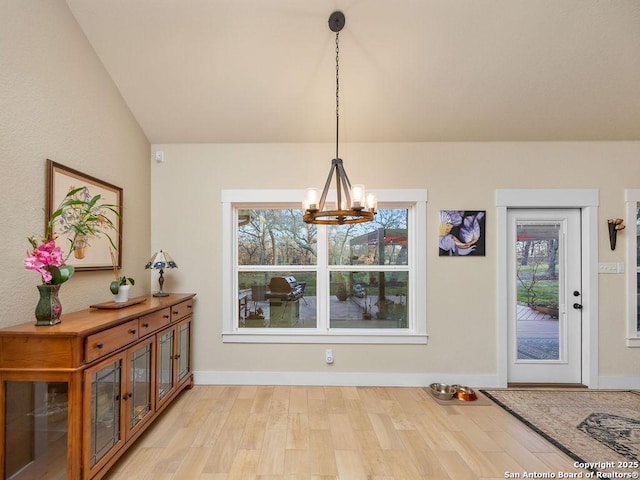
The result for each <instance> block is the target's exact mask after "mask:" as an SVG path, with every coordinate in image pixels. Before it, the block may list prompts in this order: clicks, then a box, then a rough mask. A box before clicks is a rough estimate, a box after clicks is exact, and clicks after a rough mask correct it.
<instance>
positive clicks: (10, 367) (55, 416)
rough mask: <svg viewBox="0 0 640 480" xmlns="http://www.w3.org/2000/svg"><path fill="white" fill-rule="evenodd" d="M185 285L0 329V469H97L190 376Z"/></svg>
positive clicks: (36, 474) (78, 477) (77, 475)
mask: <svg viewBox="0 0 640 480" xmlns="http://www.w3.org/2000/svg"><path fill="white" fill-rule="evenodd" d="M194 297H195V294H191V293H186V294H178V293H172V294H171V295H169V296H168V297H153V296H152V295H148V296H145V297H138V298H137V299H136V300H139V301H140V302H139V303H137V304H135V305H130V306H127V307H125V308H118V309H94V308H91V309H88V310H83V311H79V312H73V313H69V314H64V315H63V316H62V323H60V324H58V325H54V326H38V327H36V326H35V320H34V321H32V322H29V323H23V324H20V325H15V326H12V327H8V328H4V329H0V479H12V480H23V479H34V478H37V479H56V480H59V479H62V480H63V479H73V480H85V479H99V478H101V477H102V476H104V475H105V474H106V473H107V471H108V470H109V468H110V467H111V466H112V465H113V464H114V463H115V462H116V460H117V459H118V458H119V457H120V456H121V455H122V454H123V453H124V452H125V451H126V450H127V448H128V447H129V446H131V444H132V442H133V441H134V440H135V439H136V438H138V437H139V436H140V435H141V434H142V432H144V430H145V429H146V428H147V427H148V426H149V425H150V424H151V423H152V422H153V420H154V419H155V418H156V417H157V416H158V415H159V414H160V413H161V412H162V410H163V409H164V408H166V407H167V405H169V404H170V403H171V402H172V401H173V400H174V399H175V398H176V396H177V395H178V393H180V392H181V391H182V390H184V389H185V388H189V387H191V386H192V385H193V374H192V370H191V344H192V342H191V339H192V325H193V314H192V310H193V298H194Z"/></svg>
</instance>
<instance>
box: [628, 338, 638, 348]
mask: <svg viewBox="0 0 640 480" xmlns="http://www.w3.org/2000/svg"><path fill="white" fill-rule="evenodd" d="M627 347H640V337H629V338H627Z"/></svg>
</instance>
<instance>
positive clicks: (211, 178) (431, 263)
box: [151, 142, 640, 386]
mask: <svg viewBox="0 0 640 480" xmlns="http://www.w3.org/2000/svg"><path fill="white" fill-rule="evenodd" d="M333 148H334V146H333V145H309V144H300V145H290V144H287V145H282V144H277V145H274V144H260V145H152V151H155V150H162V151H164V155H165V161H164V163H155V162H152V163H153V164H152V167H151V178H152V198H153V201H152V219H153V221H152V244H153V246H154V247H155V248H161V247H162V248H164V249H166V250H168V251H169V252H170V253H171V254H172V255H173V256H174V258H175V259H176V261H177V262H178V264H179V267H180V268H178V269H177V270H172V271H170V273H169V274H168V279H167V283H166V284H165V286H168V287H169V291H172V290H173V291H193V292H197V293H198V297H197V306H196V317H197V323H196V336H195V348H196V351H195V352H196V353H195V369H196V371H198V372H199V374H200V375H199V378H203V379H204V378H206V379H208V380H207V381H223V382H224V381H249V382H255V381H260V379H261V378H265V379H270V380H272V379H276V380H277V379H280V380H281V381H287V380H286V378H287V376H286V375H282V373H283V372H284V373H289V374H291V375H292V376H290V377H289V378H294V379H300V378H306V379H307V380H308V381H309V382H311V383H313V382H314V381H320V382H326V381H340V380H339V379H340V376H341V375H345V378H347V379H348V380H352V379H353V378H354V376H353V375H352V374H355V373H357V374H358V375H360V376H361V377H360V378H362V379H366V380H364V381H370V382H371V383H376V381H377V380H379V379H380V378H384V375H383V374H385V373H392V374H398V375H405V376H406V378H407V381H409V382H411V381H415V380H416V379H422V380H429V379H431V378H435V377H437V378H439V379H442V380H447V379H450V378H456V379H467V380H469V381H474V380H476V381H477V382H481V383H480V384H482V382H485V383H486V382H489V381H491V380H492V379H494V378H495V375H496V370H497V352H496V349H497V340H496V336H497V320H496V310H497V307H496V282H497V277H496V266H497V254H498V252H496V244H495V233H496V224H495V213H494V212H495V191H496V189H504V188H596V189H598V190H599V193H600V207H599V220H598V227H599V228H598V231H599V233H598V241H599V258H598V261H599V262H624V261H625V258H624V252H625V242H626V239H627V233H629V232H633V225H632V226H630V228H629V229H628V230H627V231H625V233H623V234H621V235H620V236H619V239H618V245H619V246H618V248H617V249H616V250H615V251H613V252H612V251H611V250H610V248H609V240H608V234H607V228H606V219H607V218H615V217H619V216H624V212H625V204H624V189H625V188H638V187H639V186H640V161H639V158H640V143H638V142H634V143H441V144H347V145H344V146H343V147H342V149H341V156H342V157H343V158H344V160H345V167H346V169H347V173H348V174H349V175H350V177H351V180H352V181H356V180H357V181H358V182H363V183H365V184H366V185H367V188H368V189H372V190H375V189H376V188H377V189H383V188H384V189H394V188H427V189H428V194H429V197H428V203H427V211H428V238H427V244H428V257H427V262H428V265H427V291H426V295H427V303H428V305H427V313H428V319H427V321H428V333H429V335H430V339H429V343H428V345H426V346H424V345H422V346H411V345H402V346H393V345H390V346H379V345H375V346H373V345H371V346H369V345H300V346H299V345H252V344H223V343H222V342H221V339H220V334H221V331H222V318H221V315H222V307H221V305H222V298H221V281H222V272H221V260H222V259H221V245H222V244H221V233H220V232H221V230H222V228H223V225H222V222H221V201H220V197H221V191H222V190H223V189H264V188H274V189H304V188H306V187H309V186H318V187H320V186H322V184H323V182H324V180H325V179H326V175H327V173H328V170H329V166H330V161H331V158H332V155H333ZM441 209H472V210H476V209H477V210H487V255H486V256H485V257H474V258H471V257H469V258H459V259H456V260H454V261H452V260H451V259H450V258H440V257H438V253H437V229H436V228H435V225H437V224H438V213H439V211H440V210H441ZM163 218H164V220H163ZM624 282H625V278H624V275H600V276H599V288H600V295H599V297H600V298H599V305H600V310H599V319H600V324H599V328H600V333H599V344H600V350H599V376H600V377H601V378H602V379H603V383H604V384H607V383H609V384H610V383H615V382H616V381H617V377H627V379H621V381H622V382H627V381H629V382H635V384H636V386H637V384H638V382H640V378H639V375H640V349H638V348H635V349H633V348H627V347H626V346H625V337H626V323H625V322H626V319H625V283H624ZM328 346H331V347H332V348H333V350H334V355H335V359H336V361H335V363H334V365H332V366H327V365H325V364H324V349H325V348H326V347H328ZM252 372H262V374H261V373H257V374H256V373H252ZM273 372H279V373H278V374H273ZM301 372H303V373H304V374H305V375H302V376H300V375H295V374H297V373H301ZM376 373H378V374H379V375H378V376H376V375H375V374H376ZM327 375H329V376H327ZM348 380H347V381H348ZM272 381H274V380H272ZM476 384H478V383H476Z"/></svg>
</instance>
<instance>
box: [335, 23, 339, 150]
mask: <svg viewBox="0 0 640 480" xmlns="http://www.w3.org/2000/svg"><path fill="white" fill-rule="evenodd" d="M339 35H340V32H336V158H340V157H339V156H338V136H339V130H338V123H339V119H340V43H339Z"/></svg>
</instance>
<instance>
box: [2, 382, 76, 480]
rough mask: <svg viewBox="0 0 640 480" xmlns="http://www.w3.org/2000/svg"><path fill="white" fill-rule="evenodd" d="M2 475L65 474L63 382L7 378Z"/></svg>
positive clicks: (59, 476)
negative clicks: (8, 379)
mask: <svg viewBox="0 0 640 480" xmlns="http://www.w3.org/2000/svg"><path fill="white" fill-rule="evenodd" d="M4 391H5V411H4V420H5V431H4V439H5V441H4V446H3V447H4V458H5V464H4V478H5V479H12V480H13V479H15V480H26V479H32V478H51V479H66V478H67V428H68V403H67V400H68V392H69V386H68V384H67V383H66V382H27V381H7V382H5V383H4Z"/></svg>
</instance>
